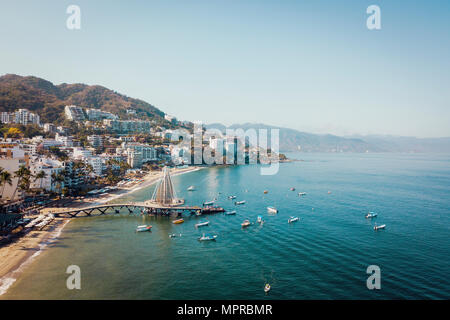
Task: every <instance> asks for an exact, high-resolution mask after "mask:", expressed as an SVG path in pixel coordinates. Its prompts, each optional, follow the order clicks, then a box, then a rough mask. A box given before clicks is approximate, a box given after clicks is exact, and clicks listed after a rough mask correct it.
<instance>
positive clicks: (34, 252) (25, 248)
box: [0, 166, 202, 296]
mask: <svg viewBox="0 0 450 320" xmlns="http://www.w3.org/2000/svg"><path fill="white" fill-rule="evenodd" d="M200 169H202V167H194V166H193V167H187V168H175V169H172V170H171V173H170V174H171V176H176V175H180V174H185V173H188V172H193V171H197V170H200ZM161 175H162V172H161V171H158V172H150V173H148V174H147V175H146V176H145V177H143V181H141V182H139V183H136V184H135V185H132V186H129V187H124V188H121V189H119V190H118V191H116V192H114V193H112V194H109V195H107V196H100V197H95V198H88V199H78V200H75V201H73V203H72V204H71V206H70V207H69V206H67V207H64V208H61V209H59V208H45V209H43V210H41V214H48V213H52V212H53V213H55V212H58V211H60V210H67V209H70V208H71V207H73V208H80V207H85V206H92V205H97V204H104V203H107V202H109V201H112V200H115V199H118V198H120V197H122V196H125V195H129V194H131V193H133V192H135V191H138V190H141V189H143V188H146V187H148V186H150V185H152V184H154V183H155V182H157V181H158V180H159V178H160V177H161ZM69 222H70V219H55V220H53V222H51V224H50V225H48V226H47V227H45V228H44V229H43V230H40V231H38V230H32V231H29V232H28V233H26V234H25V235H23V236H21V237H18V238H16V239H14V240H12V241H11V242H10V243H8V244H5V245H3V246H2V247H0V296H1V295H2V294H4V293H5V292H6V291H7V289H8V288H9V287H10V286H11V285H12V284H13V283H14V281H15V280H16V279H17V277H18V276H19V275H20V273H21V272H22V271H23V270H24V268H26V267H27V266H28V265H30V264H31V263H32V261H33V260H34V258H35V257H37V256H38V255H39V254H40V253H41V252H43V250H45V248H46V247H47V246H48V245H51V243H52V242H53V241H55V240H57V239H58V237H59V236H60V234H61V233H62V231H63V228H64V226H65V225H66V224H67V223H69Z"/></svg>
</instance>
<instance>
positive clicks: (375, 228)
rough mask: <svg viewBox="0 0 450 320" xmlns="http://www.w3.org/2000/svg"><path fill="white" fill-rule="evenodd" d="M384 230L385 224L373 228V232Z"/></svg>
mask: <svg viewBox="0 0 450 320" xmlns="http://www.w3.org/2000/svg"><path fill="white" fill-rule="evenodd" d="M384 228H386V225H385V224H382V225H380V226H377V225H375V227H373V230H375V231H377V230H379V229H384Z"/></svg>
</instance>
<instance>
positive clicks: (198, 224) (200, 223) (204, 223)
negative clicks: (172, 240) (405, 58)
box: [195, 221, 209, 228]
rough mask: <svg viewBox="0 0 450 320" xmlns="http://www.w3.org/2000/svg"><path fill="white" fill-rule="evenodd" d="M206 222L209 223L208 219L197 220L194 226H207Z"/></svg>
mask: <svg viewBox="0 0 450 320" xmlns="http://www.w3.org/2000/svg"><path fill="white" fill-rule="evenodd" d="M208 224H209V221H204V222H199V223H197V224H195V227H196V228H198V227H204V226H207V225H208Z"/></svg>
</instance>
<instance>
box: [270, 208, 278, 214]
mask: <svg viewBox="0 0 450 320" xmlns="http://www.w3.org/2000/svg"><path fill="white" fill-rule="evenodd" d="M267 212H269V213H278V210H277V209H276V208H275V207H267Z"/></svg>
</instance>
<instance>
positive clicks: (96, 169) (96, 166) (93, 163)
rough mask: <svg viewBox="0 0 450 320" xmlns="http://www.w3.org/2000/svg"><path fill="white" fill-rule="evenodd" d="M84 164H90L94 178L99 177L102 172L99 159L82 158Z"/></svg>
mask: <svg viewBox="0 0 450 320" xmlns="http://www.w3.org/2000/svg"><path fill="white" fill-rule="evenodd" d="M83 161H84V163H87V164H90V165H91V166H92V169H93V171H94V174H95V175H96V176H101V175H102V172H103V162H102V158H101V157H89V158H83Z"/></svg>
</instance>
